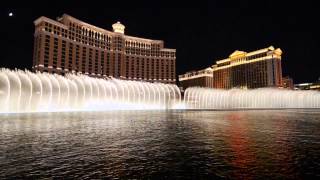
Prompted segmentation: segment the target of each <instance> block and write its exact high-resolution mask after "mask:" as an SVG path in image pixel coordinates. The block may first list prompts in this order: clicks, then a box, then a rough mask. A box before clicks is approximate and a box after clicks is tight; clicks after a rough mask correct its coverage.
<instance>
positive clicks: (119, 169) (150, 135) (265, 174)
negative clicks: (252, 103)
mask: <svg viewBox="0 0 320 180" xmlns="http://www.w3.org/2000/svg"><path fill="white" fill-rule="evenodd" d="M210 177H211V178H218V177H221V178H228V179H229V178H232V179H258V178H264V179H283V178H285V179H286V178H290V179H291V178H294V179H301V178H304V179H305V178H309V177H310V178H315V177H318V178H319V177H320V111H319V110H248V111H115V112H73V113H39V114H1V115H0V179H26V178H35V179H38V178H41V179H46V178H48V179H52V178H56V179H62V178H65V179H69V178H70V179H93V178H98V179H101V178H105V179H106V178H113V179H128V178H132V179H148V178H149V179H154V178H176V179H179V178H181V179H199V178H210Z"/></svg>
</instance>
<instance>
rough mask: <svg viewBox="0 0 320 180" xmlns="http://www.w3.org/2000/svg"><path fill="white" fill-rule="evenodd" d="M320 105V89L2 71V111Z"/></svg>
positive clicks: (263, 107)
mask: <svg viewBox="0 0 320 180" xmlns="http://www.w3.org/2000/svg"><path fill="white" fill-rule="evenodd" d="M281 108H320V92H318V91H294V90H287V89H279V88H260V89H252V90H242V89H230V90H222V89H212V88H200V87H190V88H188V89H186V90H185V93H184V99H183V100H181V95H180V90H179V88H178V87H177V86H176V85H172V84H162V83H148V82H141V81H127V80H119V79H114V78H108V79H99V78H93V77H89V76H85V75H80V74H78V75H77V74H67V75H66V76H60V75H57V74H48V73H39V72H38V73H32V72H30V71H22V70H14V71H12V70H9V69H0V113H18V112H55V111H104V110H139V109H141V110H147V109H157V110H158V109H281Z"/></svg>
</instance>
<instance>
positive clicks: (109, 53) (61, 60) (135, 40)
mask: <svg viewBox="0 0 320 180" xmlns="http://www.w3.org/2000/svg"><path fill="white" fill-rule="evenodd" d="M34 25H35V33H34V55H33V70H34V71H40V72H49V73H56V74H62V75H63V74H66V73H81V74H86V75H88V76H92V77H115V78H120V79H128V80H142V81H149V82H162V83H176V82H175V81H176V80H175V73H176V70H175V64H176V50H175V49H168V48H164V42H163V41H161V40H152V39H145V38H139V37H133V36H128V35H125V33H124V32H125V26H124V25H122V24H121V23H120V22H117V23H115V24H113V25H112V28H113V31H108V30H105V29H102V28H99V27H96V26H93V25H90V24H87V23H85V22H83V21H80V20H78V19H76V18H74V17H71V16H69V15H66V14H64V15H63V16H62V17H60V18H57V20H52V19H49V18H46V17H40V18H38V19H36V20H35V21H34Z"/></svg>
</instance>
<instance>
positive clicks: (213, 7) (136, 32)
mask: <svg viewBox="0 0 320 180" xmlns="http://www.w3.org/2000/svg"><path fill="white" fill-rule="evenodd" d="M317 7H318V6H316V5H315V4H308V3H305V4H303V5H301V4H293V3H291V4H290V6H286V4H279V3H276V2H274V3H269V1H268V2H267V1H265V2H264V3H263V4H251V3H248V2H247V1H241V2H238V3H216V2H212V1H208V2H206V3H204V4H201V5H199V6H193V7H192V6H190V7H188V8H174V7H172V8H160V7H159V8H130V9H129V8H113V9H111V8H57V7H55V8H52V7H51V8H34V9H28V8H0V10H1V17H0V20H1V23H2V27H1V28H0V29H1V30H0V33H1V38H0V43H1V53H0V67H7V68H15V67H16V68H19V69H25V68H26V69H31V66H32V50H33V33H34V25H33V21H34V20H35V19H36V18H38V17H40V16H46V17H49V18H52V19H56V17H58V16H61V15H62V14H63V13H66V14H69V15H71V16H74V17H76V18H78V19H80V20H82V21H85V22H87V23H89V24H93V25H95V26H98V27H101V28H104V29H107V30H111V29H112V28H111V25H112V24H113V23H114V22H116V21H120V22H121V23H122V24H124V25H125V26H126V29H125V33H126V34H128V35H132V36H138V37H144V38H150V39H160V40H164V42H165V47H168V48H176V49H177V74H182V73H184V72H186V71H190V70H194V69H201V68H205V67H208V66H210V65H212V64H214V62H215V60H219V59H223V58H226V57H228V56H229V55H230V54H231V53H232V52H233V51H234V50H243V51H252V50H256V49H261V48H264V47H268V46H270V45H273V46H274V47H275V48H278V47H280V48H281V49H282V51H283V55H282V67H283V75H284V76H285V75H289V76H291V77H293V78H294V82H295V83H302V82H313V81H316V80H317V79H318V78H319V77H320V71H319V69H320V68H319V65H318V64H320V63H318V61H320V59H319V58H318V53H319V51H320V49H319V46H320V42H319V39H320V38H319V33H320V31H319V28H318V27H317V26H318V24H319V22H320V21H319V18H318V16H317V11H319V10H318V9H317ZM11 11H12V12H13V13H14V16H13V17H9V16H8V14H9V12H11Z"/></svg>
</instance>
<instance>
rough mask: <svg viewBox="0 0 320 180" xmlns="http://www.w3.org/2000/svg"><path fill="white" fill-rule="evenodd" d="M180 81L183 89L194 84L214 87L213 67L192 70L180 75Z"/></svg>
mask: <svg viewBox="0 0 320 180" xmlns="http://www.w3.org/2000/svg"><path fill="white" fill-rule="evenodd" d="M179 83H180V86H181V87H182V88H183V89H186V88H188V87H192V86H198V87H210V88H212V87H213V81H212V68H210V67H209V68H206V69H202V70H199V71H191V72H187V73H185V74H182V75H179Z"/></svg>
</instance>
